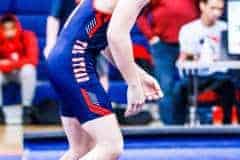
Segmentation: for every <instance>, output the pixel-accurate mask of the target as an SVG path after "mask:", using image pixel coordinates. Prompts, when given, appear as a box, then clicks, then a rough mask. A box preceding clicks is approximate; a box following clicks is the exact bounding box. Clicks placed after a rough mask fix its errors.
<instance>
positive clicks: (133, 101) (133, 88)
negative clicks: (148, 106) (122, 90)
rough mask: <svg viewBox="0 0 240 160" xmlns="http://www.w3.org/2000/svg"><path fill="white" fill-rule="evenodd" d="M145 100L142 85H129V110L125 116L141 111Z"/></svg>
mask: <svg viewBox="0 0 240 160" xmlns="http://www.w3.org/2000/svg"><path fill="white" fill-rule="evenodd" d="M144 102H145V96H144V91H143V88H142V86H141V85H140V84H139V85H128V91H127V103H128V105H127V110H126V112H125V116H126V117H128V116H132V115H135V114H137V113H139V112H140V111H141V110H142V107H143V104H144Z"/></svg>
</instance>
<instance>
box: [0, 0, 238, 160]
mask: <svg viewBox="0 0 240 160" xmlns="http://www.w3.org/2000/svg"><path fill="white" fill-rule="evenodd" d="M80 1H81V0H34V1H33V0H1V2H0V124H1V125H0V131H1V132H0V137H1V139H0V159H1V157H3V158H5V159H6V158H9V159H11V158H12V159H19V158H20V157H21V155H23V159H33V160H37V159H38V158H37V157H39V155H42V156H47V155H48V158H44V159H50V160H53V159H57V157H59V156H60V155H61V151H64V150H65V149H66V146H67V143H66V140H65V135H64V133H63V132H62V129H61V122H60V119H59V111H58V107H59V98H58V96H57V94H56V92H55V91H54V89H53V87H52V86H51V84H50V82H49V80H48V73H47V68H46V62H45V58H44V54H45V55H46V54H48V53H49V52H50V51H51V49H52V47H53V46H54V45H55V42H56V40H57V37H58V35H59V33H60V31H61V28H62V26H63V25H64V23H65V21H66V20H67V17H68V16H69V15H70V14H71V12H72V10H73V9H74V8H75V6H76V5H77V4H78V3H79V2H80ZM239 15H240V0H228V1H227V0H181V1H179V0H171V1H168V0H152V1H151V3H150V4H149V5H148V6H146V7H145V8H144V10H143V12H142V13H141V15H140V16H139V17H138V20H137V22H136V24H135V25H134V27H133V29H132V32H131V38H132V41H133V50H134V58H135V61H136V63H137V64H138V65H139V66H140V67H142V68H143V69H144V70H145V71H146V72H148V73H149V74H151V75H153V76H155V77H156V78H157V80H158V82H159V83H160V85H161V87H162V89H163V92H164V94H165V96H164V98H162V99H161V100H159V101H154V102H147V103H146V104H145V106H144V110H143V111H142V112H141V113H140V114H138V115H136V116H132V117H129V118H125V117H124V116H123V115H124V110H125V107H126V90H127V85H126V84H125V82H124V81H123V79H122V77H121V75H120V73H119V72H118V70H117V69H116V68H114V67H113V66H112V65H111V64H109V63H108V62H107V61H106V60H105V59H104V58H103V57H101V56H99V57H97V59H98V64H97V68H98V73H99V76H100V79H101V82H102V84H103V86H104V88H105V89H106V91H107V93H108V95H109V97H110V99H111V100H112V102H113V106H114V111H115V113H116V115H117V117H118V120H119V123H120V124H121V126H122V129H123V133H124V135H125V137H126V139H127V141H126V143H127V144H126V146H127V147H126V148H130V149H129V150H130V151H129V152H127V154H126V155H124V157H123V158H122V159H127V158H131V157H132V159H141V158H142V159H143V158H144V159H149V160H155V159H156V160H157V159H161V158H162V159H164V158H165V159H171V160H174V158H175V159H176V158H177V157H179V156H184V157H186V158H185V159H188V158H189V159H198V158H199V157H196V154H191V153H190V152H189V150H190V148H194V147H196V150H195V151H196V153H197V152H202V153H203V155H202V156H200V158H204V157H205V159H206V160H210V159H211V158H214V157H215V158H219V159H221V158H226V159H229V160H232V159H234V160H235V159H236V158H237V157H238V154H239V153H240V152H239V150H238V148H239V144H238V143H237V142H239V140H240V139H239V134H240V128H239V127H238V124H239V118H240V108H239V107H240V105H239V103H240V72H239V70H240V61H239V59H240V21H239V17H238V16H239ZM152 137H155V139H153V138H152ZM22 139H24V143H23V144H24V145H22ZM185 140H186V141H185ZM154 142H155V143H154ZM49 147H50V148H49ZM52 148H54V149H52ZM162 148H174V149H177V148H184V149H186V150H184V149H183V151H184V152H183V151H182V152H181V151H180V150H174V151H170V150H167V151H166V154H164V153H165V152H163V151H162ZM206 148H207V149H206ZM209 148H214V151H209V150H208V149H209ZM226 148H231V149H232V150H227V149H226ZM51 149H52V152H45V150H51ZM140 149H143V150H144V151H146V154H145V155H143V156H142V154H143V153H142V152H141V150H140ZM148 149H155V150H156V151H155V150H154V151H152V150H148ZM188 149H189V150H188ZM225 149H226V150H225ZM222 150H224V152H222ZM132 151H133V152H132ZM146 155H152V157H151V156H150V157H151V158H150V157H149V156H146ZM229 156H230V157H229ZM133 157H134V158H133ZM136 157H138V158H136ZM146 157H148V158H146Z"/></svg>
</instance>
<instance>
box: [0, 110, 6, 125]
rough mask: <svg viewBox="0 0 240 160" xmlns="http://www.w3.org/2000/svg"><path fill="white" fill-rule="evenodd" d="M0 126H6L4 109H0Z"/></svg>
mask: <svg viewBox="0 0 240 160" xmlns="http://www.w3.org/2000/svg"><path fill="white" fill-rule="evenodd" d="M0 124H5V115H4V112H3V109H2V107H0Z"/></svg>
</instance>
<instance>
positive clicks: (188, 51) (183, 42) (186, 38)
mask: <svg viewBox="0 0 240 160" xmlns="http://www.w3.org/2000/svg"><path fill="white" fill-rule="evenodd" d="M192 34H194V33H192V32H191V31H190V30H188V29H187V27H186V26H183V27H182V28H181V30H180V33H179V43H180V54H179V58H178V60H177V63H182V62H184V61H194V60H197V58H198V57H197V55H196V53H195V52H196V51H195V45H194V42H193V39H192V38H193V36H192Z"/></svg>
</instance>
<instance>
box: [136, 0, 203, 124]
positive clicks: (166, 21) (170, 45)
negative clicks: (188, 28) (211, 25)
mask: <svg viewBox="0 0 240 160" xmlns="http://www.w3.org/2000/svg"><path fill="white" fill-rule="evenodd" d="M198 16H199V9H198V4H197V1H196V0H181V1H179V0H171V1H169V0H152V1H151V4H150V5H149V6H148V7H147V8H146V9H145V11H144V13H143V15H142V16H140V17H139V20H138V23H139V26H140V28H141V31H142V32H143V33H144V34H145V35H146V37H147V38H148V40H149V42H150V44H151V50H152V55H153V61H154V65H155V75H156V77H157V79H158V81H159V83H160V85H161V87H162V89H163V92H164V95H165V96H164V98H163V99H162V100H161V101H160V102H159V105H160V115H161V118H162V121H163V122H164V123H165V124H172V123H173V121H172V119H173V117H172V113H173V104H172V101H173V100H172V94H173V86H174V84H175V81H176V79H177V78H176V77H177V69H176V67H175V62H176V60H177V57H178V55H179V44H178V34H179V30H180V28H181V26H182V25H184V24H186V23H188V22H190V21H192V20H194V19H196V18H197V17H198Z"/></svg>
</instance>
